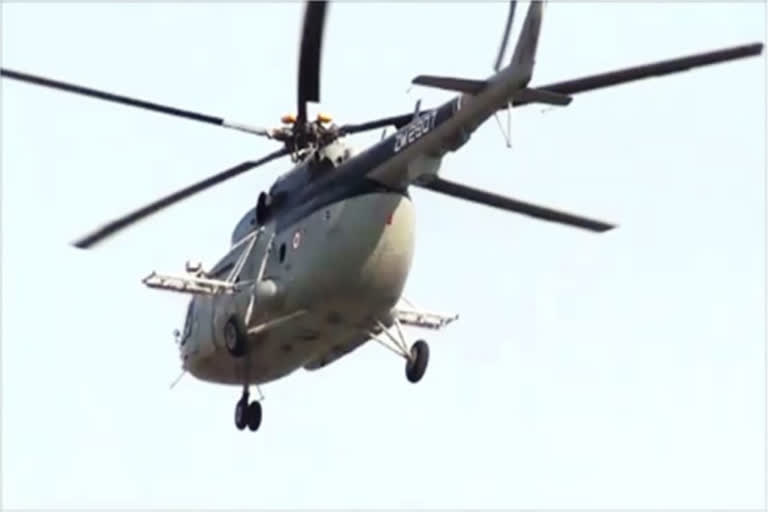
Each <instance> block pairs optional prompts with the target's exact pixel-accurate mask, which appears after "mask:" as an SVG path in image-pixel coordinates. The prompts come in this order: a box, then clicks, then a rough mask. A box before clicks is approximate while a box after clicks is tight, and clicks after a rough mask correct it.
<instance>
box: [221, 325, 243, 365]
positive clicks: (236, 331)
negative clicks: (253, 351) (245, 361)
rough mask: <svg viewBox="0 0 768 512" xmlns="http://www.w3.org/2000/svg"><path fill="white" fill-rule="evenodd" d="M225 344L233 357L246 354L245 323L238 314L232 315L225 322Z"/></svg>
mask: <svg viewBox="0 0 768 512" xmlns="http://www.w3.org/2000/svg"><path fill="white" fill-rule="evenodd" d="M224 344H225V345H226V346H227V350H228V351H229V353H230V354H231V355H232V356H233V357H242V356H243V354H245V325H244V324H243V322H242V320H240V319H239V317H237V316H236V315H232V316H231V317H229V320H227V323H226V324H224Z"/></svg>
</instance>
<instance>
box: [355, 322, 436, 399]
mask: <svg viewBox="0 0 768 512" xmlns="http://www.w3.org/2000/svg"><path fill="white" fill-rule="evenodd" d="M377 324H378V326H379V329H380V332H379V333H376V332H373V331H371V332H369V333H368V334H369V335H370V336H371V338H373V339H374V340H376V341H378V342H379V343H381V344H382V345H383V346H384V347H386V348H388V349H389V350H391V351H392V352H394V353H395V354H397V355H399V356H401V357H403V358H404V359H405V376H406V378H407V379H408V381H409V382H412V383H414V384H415V383H417V382H419V381H420V380H421V379H422V377H424V373H425V372H426V371H427V363H429V345H427V342H426V341H424V340H418V341H416V343H414V344H413V345H412V346H411V348H410V349H409V348H408V345H407V343H406V340H405V336H404V335H403V331H402V329H401V328H400V321H399V320H398V319H397V318H395V319H394V326H395V328H396V331H397V336H394V335H393V334H392V333H391V332H390V329H389V328H387V327H386V326H385V325H384V324H383V323H381V322H377ZM379 334H384V335H385V336H386V338H387V339H386V341H385V340H384V339H382V338H380V337H379Z"/></svg>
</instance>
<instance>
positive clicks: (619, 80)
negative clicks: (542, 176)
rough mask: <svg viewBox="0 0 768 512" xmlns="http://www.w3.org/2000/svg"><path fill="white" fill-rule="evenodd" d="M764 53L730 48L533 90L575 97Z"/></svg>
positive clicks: (757, 48)
mask: <svg viewBox="0 0 768 512" xmlns="http://www.w3.org/2000/svg"><path fill="white" fill-rule="evenodd" d="M762 51H763V44H762V43H753V44H747V45H742V46H733V47H730V48H723V49H721V50H715V51H711V52H705V53H696V54H692V55H688V56H685V57H679V58H675V59H669V60H663V61H658V62H653V63H650V64H643V65H640V66H635V67H631V68H625V69H619V70H616V71H609V72H607V73H600V74H597V75H590V76H585V77H582V78H575V79H573V80H566V81H564V82H556V83H553V84H547V85H542V86H536V89H544V90H547V91H552V92H558V93H561V94H575V93H578V92H585V91H591V90H593V89H599V88H601V87H610V86H613V85H619V84H623V83H626V82H631V81H634V80H642V79H644V78H651V77H655V76H663V75H668V74H671V73H677V72H680V71H688V70H689V69H693V68H696V67H701V66H708V65H711V64H717V63H720V62H726V61H729V60H735V59H742V58H744V57H752V56H755V55H760V54H761V53H762ZM527 103H529V101H525V100H516V101H513V105H515V106H518V105H525V104H527Z"/></svg>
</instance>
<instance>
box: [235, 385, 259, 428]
mask: <svg viewBox="0 0 768 512" xmlns="http://www.w3.org/2000/svg"><path fill="white" fill-rule="evenodd" d="M260 425H261V402H259V401H258V400H255V401H253V402H251V403H250V404H249V403H248V388H247V387H246V388H245V389H244V390H243V396H242V397H241V398H240V400H238V401H237V404H236V405H235V426H236V427H237V429H238V430H245V427H248V429H249V430H250V431H251V432H255V431H256V430H258V429H259V426H260Z"/></svg>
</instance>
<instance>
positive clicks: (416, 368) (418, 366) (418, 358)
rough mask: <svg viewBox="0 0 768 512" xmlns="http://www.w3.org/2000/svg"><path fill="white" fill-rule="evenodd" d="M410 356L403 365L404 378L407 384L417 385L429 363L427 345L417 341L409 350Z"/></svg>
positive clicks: (422, 341)
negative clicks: (406, 379)
mask: <svg viewBox="0 0 768 512" xmlns="http://www.w3.org/2000/svg"><path fill="white" fill-rule="evenodd" d="M410 356H411V357H409V358H408V361H406V363H405V376H406V377H407V378H408V381H409V382H412V383H414V384H415V383H417V382H419V381H420V380H421V378H422V377H423V376H424V372H426V371H427V363H428V362H429V345H427V342H426V341H424V340H419V341H417V342H416V343H414V344H413V346H412V347H411V350H410Z"/></svg>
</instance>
